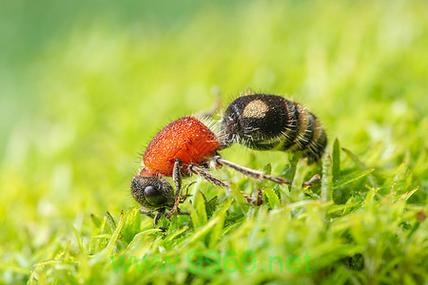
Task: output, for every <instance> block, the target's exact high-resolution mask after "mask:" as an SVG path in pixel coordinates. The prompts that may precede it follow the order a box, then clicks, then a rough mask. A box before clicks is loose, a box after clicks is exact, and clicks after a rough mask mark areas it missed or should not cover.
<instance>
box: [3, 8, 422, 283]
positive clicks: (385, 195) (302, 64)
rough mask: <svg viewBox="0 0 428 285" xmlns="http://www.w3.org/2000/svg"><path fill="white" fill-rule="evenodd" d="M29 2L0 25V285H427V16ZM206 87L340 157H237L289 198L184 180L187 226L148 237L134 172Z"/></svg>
mask: <svg viewBox="0 0 428 285" xmlns="http://www.w3.org/2000/svg"><path fill="white" fill-rule="evenodd" d="M24 2H25V1H22V3H21V2H19V1H16V2H12V1H10V3H8V4H6V8H5V9H1V10H2V12H0V13H1V14H2V17H1V18H2V20H0V23H1V27H2V29H1V31H2V40H1V41H2V44H3V45H4V47H5V48H4V49H3V52H2V55H1V57H0V60H1V62H3V63H5V65H4V66H3V67H2V68H0V82H1V83H2V84H1V87H0V92H1V93H2V98H1V100H0V102H1V106H0V108H1V109H0V110H1V119H2V123H1V124H0V134H1V137H2V138H1V140H0V146H1V147H2V149H1V151H2V152H1V153H2V156H1V157H0V169H1V173H0V181H1V186H2V191H1V193H2V197H1V199H0V228H1V230H0V283H3V284H19V283H25V282H28V283H29V284H120V283H125V284H139V283H153V284H172V283H193V284H202V283H205V282H207V281H209V282H212V283H216V284H227V283H232V282H235V283H237V282H240V283H241V282H243V283H242V284H244V283H247V284H320V283H321V284H330V283H331V284H399V283H401V284H422V283H426V282H427V280H428V221H427V220H426V215H427V213H428V206H427V202H428V200H427V199H428V198H427V197H428V143H427V139H426V134H427V131H428V116H427V115H426V114H427V111H428V99H427V90H428V77H427V76H428V75H427V74H428V52H427V47H428V20H427V19H428V6H427V3H426V2H424V1H341V2H339V1H251V2H249V1H245V2H244V1H237V2H234V3H233V4H229V3H228V2H226V1H220V2H216V3H214V2H207V3H202V2H192V1H184V2H183V3H182V4H180V5H178V4H172V3H170V2H165V1H164V2H163V3H162V1H161V2H159V3H162V4H156V5H155V6H153V5H151V4H149V3H145V2H141V3H134V2H132V1H124V2H122V1H121V2H112V1H107V2H105V3H104V4H101V3H99V4H98V5H95V4H89V3H87V2H83V1H77V2H69V3H68V2H65V1H64V2H63V3H62V4H60V3H61V2H55V3H56V4H53V3H51V2H52V1H47V0H44V1H41V2H40V3H38V4H37V5H35V4H30V2H29V3H27V4H24ZM67 3H68V4H67ZM71 3H73V4H71ZM213 86H218V87H220V88H221V90H222V93H221V96H222V101H223V103H224V104H227V103H228V102H230V101H231V100H232V99H233V98H235V97H236V96H238V95H239V94H240V93H241V92H244V91H246V90H249V89H251V90H254V91H260V92H266V93H274V94H282V95H283V96H285V97H287V98H290V99H293V100H296V101H298V102H300V103H302V104H303V105H305V106H307V107H308V108H309V109H310V110H311V111H313V112H314V113H315V114H317V116H318V117H319V118H320V120H321V121H322V122H323V124H324V126H325V128H326V129H327V133H328V135H329V141H330V143H329V146H328V149H327V155H326V156H325V158H324V160H323V162H322V163H320V164H318V165H311V166H308V165H306V164H305V162H304V161H302V160H297V158H296V157H295V156H293V155H290V154H287V153H280V152H257V151H251V150H248V149H245V148H243V147H240V146H233V147H231V148H230V149H226V150H224V151H222V155H223V156H224V157H225V158H227V159H229V160H231V161H234V162H236V163H239V164H241V165H246V166H248V167H252V168H255V169H265V170H267V171H269V170H270V171H271V172H272V173H274V174H277V175H282V176H284V177H287V178H294V183H293V185H291V186H285V185H284V186H279V185H275V184H274V183H271V182H265V181H262V182H260V181H254V180H252V179H249V178H247V177H243V176H242V175H240V174H237V173H236V172H233V171H229V170H227V169H219V170H214V171H213V172H212V173H213V174H214V175H216V176H217V177H219V178H221V179H224V180H227V181H229V182H230V183H231V185H232V191H231V193H229V194H227V193H225V191H224V190H223V189H221V188H218V187H215V186H212V185H210V184H209V183H207V182H205V181H203V180H201V179H199V178H197V177H191V178H189V179H186V180H185V181H184V182H185V184H190V183H191V182H193V181H196V183H194V184H192V185H191V186H190V187H189V194H191V196H190V197H189V198H188V199H187V200H186V201H185V202H184V203H183V204H182V206H181V207H182V209H183V210H187V211H189V212H190V215H189V216H176V217H174V218H173V219H172V220H171V221H169V220H167V219H161V221H160V224H159V226H160V227H162V228H164V230H162V229H159V228H153V225H152V220H151V219H150V218H148V217H146V216H142V215H140V214H139V211H138V205H137V203H136V202H135V201H134V200H133V199H132V197H131V194H130V191H129V184H130V180H131V178H132V176H133V175H134V173H135V172H136V170H137V169H138V167H139V163H140V162H139V158H140V156H139V153H141V152H143V151H144V148H145V146H146V145H147V144H148V142H149V140H150V138H151V137H152V136H153V135H154V134H155V133H156V132H157V131H158V130H159V129H161V128H162V127H163V126H164V125H165V124H167V123H168V122H170V121H171V120H173V119H176V118H178V117H180V116H183V115H187V114H192V113H197V112H200V111H204V110H208V109H209V108H210V107H211V106H212V104H213V103H214V101H215V97H214V96H213V95H212V93H211V89H212V88H213ZM316 173H321V174H322V175H323V178H322V180H321V182H320V183H317V184H314V185H313V187H311V188H302V187H301V186H300V185H301V182H302V181H304V180H305V179H308V178H309V177H311V176H312V175H314V174H316ZM259 190H261V191H262V193H263V200H264V203H263V204H262V205H260V206H253V205H249V204H248V203H246V201H245V199H244V196H243V195H242V193H246V194H248V195H251V194H256V193H257V191H259Z"/></svg>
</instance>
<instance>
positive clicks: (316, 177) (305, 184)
mask: <svg viewBox="0 0 428 285" xmlns="http://www.w3.org/2000/svg"><path fill="white" fill-rule="evenodd" d="M320 180H321V176H320V175H319V174H315V175H314V176H312V177H311V178H309V180H308V181H305V182H303V185H302V186H303V187H311V186H312V184H314V183H315V182H318V181H320Z"/></svg>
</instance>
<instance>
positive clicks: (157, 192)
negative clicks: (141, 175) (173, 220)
mask: <svg viewBox="0 0 428 285" xmlns="http://www.w3.org/2000/svg"><path fill="white" fill-rule="evenodd" d="M162 194H163V193H162V191H161V189H158V188H155V187H154V186H152V185H149V186H146V187H145V188H144V197H145V198H146V200H147V202H148V203H149V204H151V205H152V206H161V205H163V204H165V202H166V200H167V199H166V198H165V196H164V195H162Z"/></svg>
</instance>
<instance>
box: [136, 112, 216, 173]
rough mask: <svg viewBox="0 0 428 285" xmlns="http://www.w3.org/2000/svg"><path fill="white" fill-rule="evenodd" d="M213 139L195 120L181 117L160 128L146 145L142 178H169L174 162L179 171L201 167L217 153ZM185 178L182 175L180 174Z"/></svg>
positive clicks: (211, 134) (212, 134)
mask: <svg viewBox="0 0 428 285" xmlns="http://www.w3.org/2000/svg"><path fill="white" fill-rule="evenodd" d="M219 147H220V143H219V141H218V139H217V137H216V135H215V134H214V133H213V132H212V131H211V130H210V129H209V128H208V127H207V126H206V125H205V124H204V123H202V122H201V121H200V120H198V119H197V118H195V117H190V116H189V117H183V118H180V119H178V120H176V121H174V122H172V123H170V124H168V125H167V126H166V127H165V128H163V129H162V130H161V131H160V132H159V133H158V134H157V135H156V136H155V137H154V138H153V139H152V140H151V142H150V143H149V146H148V147H147V149H146V151H145V153H144V155H143V163H144V168H143V169H142V170H141V172H140V175H142V176H154V175H157V174H162V175H166V176H172V172H173V168H174V162H175V159H177V158H178V159H180V160H181V162H182V165H183V166H184V167H183V169H186V166H187V165H189V164H190V163H194V164H201V163H203V162H204V161H206V160H207V159H208V158H210V157H212V156H213V155H214V154H215V153H216V151H217V150H218V149H219ZM183 174H186V173H183Z"/></svg>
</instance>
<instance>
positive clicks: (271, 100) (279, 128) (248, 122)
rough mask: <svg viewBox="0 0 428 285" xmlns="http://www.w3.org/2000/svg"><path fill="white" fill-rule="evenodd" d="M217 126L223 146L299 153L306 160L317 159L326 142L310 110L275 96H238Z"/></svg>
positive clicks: (322, 129)
mask: <svg viewBox="0 0 428 285" xmlns="http://www.w3.org/2000/svg"><path fill="white" fill-rule="evenodd" d="M221 128H222V134H223V137H224V139H223V144H224V145H225V146H228V145H230V144H232V143H239V144H242V145H245V146H247V147H249V148H252V149H257V150H281V151H292V152H300V153H302V155H303V156H304V157H307V158H308V160H309V162H314V161H317V160H319V159H320V158H321V156H322V155H323V153H324V150H325V148H326V145H327V135H326V133H325V130H324V128H323V127H322V126H321V123H320V121H319V120H318V118H317V117H316V116H315V115H314V114H313V113H311V112H310V111H308V110H307V109H306V108H305V107H303V106H302V105H300V104H298V103H296V102H293V101H290V100H287V99H285V98H283V97H281V96H276V95H268V94H251V95H245V96H241V97H238V98H237V99H236V100H235V101H233V102H232V103H231V104H230V105H229V106H228V107H227V109H226V111H225V113H224V115H223V119H222V123H221Z"/></svg>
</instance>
